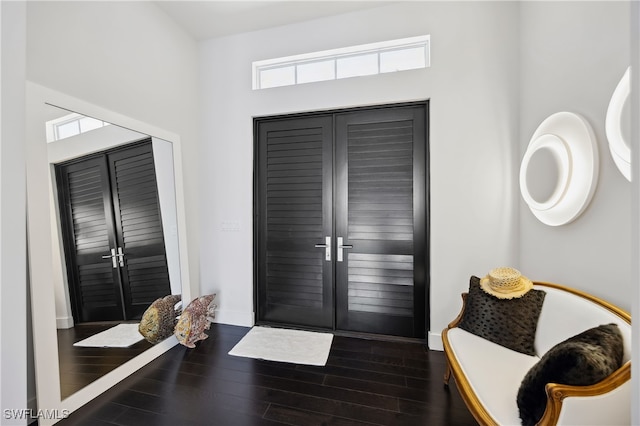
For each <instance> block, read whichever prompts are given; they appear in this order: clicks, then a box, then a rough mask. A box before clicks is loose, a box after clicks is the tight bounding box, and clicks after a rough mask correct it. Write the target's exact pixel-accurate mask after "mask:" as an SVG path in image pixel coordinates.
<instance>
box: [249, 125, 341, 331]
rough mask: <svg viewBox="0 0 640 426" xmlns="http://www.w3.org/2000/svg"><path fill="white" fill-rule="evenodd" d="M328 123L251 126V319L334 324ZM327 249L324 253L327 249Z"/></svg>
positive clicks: (301, 323)
mask: <svg viewBox="0 0 640 426" xmlns="http://www.w3.org/2000/svg"><path fill="white" fill-rule="evenodd" d="M332 132H333V130H332V118H331V117H314V118H302V119H301V118H296V119H280V120H274V121H265V122H261V123H259V124H258V126H257V133H258V138H259V140H260V143H259V147H258V159H259V160H258V161H259V166H258V170H259V172H258V173H259V175H260V176H259V179H258V185H259V188H258V194H259V199H258V206H259V208H258V211H259V218H258V220H257V222H258V224H259V225H258V229H259V231H258V271H257V273H258V276H259V278H258V320H259V321H266V322H277V323H284V324H294V325H304V326H309V327H322V328H331V327H332V326H333V305H334V301H333V270H332V264H331V262H330V261H326V257H325V254H326V252H327V250H326V248H324V247H316V245H320V246H321V245H323V244H326V237H330V236H331V233H332V212H331V206H332V203H331V199H332V174H333V172H332ZM329 252H330V248H329Z"/></svg>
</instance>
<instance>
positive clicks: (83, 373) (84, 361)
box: [58, 322, 152, 399]
mask: <svg viewBox="0 0 640 426" xmlns="http://www.w3.org/2000/svg"><path fill="white" fill-rule="evenodd" d="M118 324H121V322H96V323H83V324H76V326H75V327H72V328H69V329H60V330H58V356H59V362H60V393H61V397H62V399H65V398H67V397H68V396H70V395H72V394H74V393H75V392H77V391H78V390H80V389H82V388H83V387H85V386H86V385H88V384H89V383H91V382H93V381H94V380H96V379H98V378H100V377H102V376H104V375H105V374H107V373H108V372H110V371H111V370H114V369H115V368H117V367H119V366H121V365H122V364H124V363H125V362H127V361H129V360H130V359H132V358H134V357H136V356H137V355H139V354H140V353H141V352H144V351H146V350H147V349H149V348H150V347H151V346H152V345H151V344H150V343H149V342H147V341H146V340H141V341H139V342H137V343H135V344H133V345H131V346H129V347H127V348H91V347H78V346H73V344H74V343H76V342H79V341H81V340H83V339H86V338H88V337H91V336H94V335H96V334H97V333H100V332H101V331H105V330H107V329H109V328H112V327H114V326H116V325H118Z"/></svg>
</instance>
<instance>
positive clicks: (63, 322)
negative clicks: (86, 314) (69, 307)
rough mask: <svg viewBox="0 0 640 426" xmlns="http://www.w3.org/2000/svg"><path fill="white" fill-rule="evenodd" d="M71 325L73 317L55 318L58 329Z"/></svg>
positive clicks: (70, 326)
mask: <svg viewBox="0 0 640 426" xmlns="http://www.w3.org/2000/svg"><path fill="white" fill-rule="evenodd" d="M72 327H73V318H72V317H58V318H56V328H57V329H58V330H62V329H64V330H66V329H68V328H72Z"/></svg>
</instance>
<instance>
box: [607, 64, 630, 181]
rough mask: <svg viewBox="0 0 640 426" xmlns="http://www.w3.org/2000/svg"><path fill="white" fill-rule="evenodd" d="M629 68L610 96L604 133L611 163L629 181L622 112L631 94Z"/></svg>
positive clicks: (628, 160) (627, 143)
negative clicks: (614, 164) (607, 142)
mask: <svg viewBox="0 0 640 426" xmlns="http://www.w3.org/2000/svg"><path fill="white" fill-rule="evenodd" d="M630 72H631V67H628V68H627V70H626V71H625V73H624V75H623V76H622V78H621V79H620V82H619V83H618V85H617V86H616V89H615V90H614V91H613V95H611V101H609V107H608V108H607V116H606V119H605V131H606V133H607V139H608V141H609V151H610V152H611V157H613V161H614V162H615V163H616V166H618V170H620V173H622V175H623V176H624V177H625V178H627V180H628V181H631V148H630V147H629V142H628V141H626V140H625V137H624V131H623V129H624V127H623V126H624V120H623V111H624V108H625V103H627V100H628V99H629V95H630V94H631V76H630Z"/></svg>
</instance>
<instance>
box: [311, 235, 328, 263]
mask: <svg viewBox="0 0 640 426" xmlns="http://www.w3.org/2000/svg"><path fill="white" fill-rule="evenodd" d="M314 247H316V248H323V249H324V260H326V261H327V262H331V237H324V244H316V245H315V246H314Z"/></svg>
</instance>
